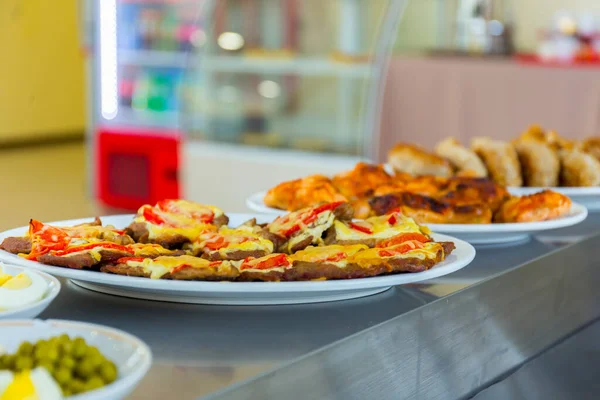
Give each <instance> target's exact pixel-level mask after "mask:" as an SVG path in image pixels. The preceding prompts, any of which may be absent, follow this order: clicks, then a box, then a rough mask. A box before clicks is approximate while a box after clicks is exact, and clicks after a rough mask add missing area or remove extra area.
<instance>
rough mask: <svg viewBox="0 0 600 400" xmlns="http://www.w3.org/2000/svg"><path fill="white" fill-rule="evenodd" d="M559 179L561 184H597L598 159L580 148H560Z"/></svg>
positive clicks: (598, 175)
mask: <svg viewBox="0 0 600 400" xmlns="http://www.w3.org/2000/svg"><path fill="white" fill-rule="evenodd" d="M558 154H559V157H560V163H561V171H560V179H561V184H562V185H563V186H599V185H600V161H598V160H597V159H596V158H594V156H592V155H590V154H587V153H584V152H583V151H580V150H566V149H563V150H560V151H559V152H558Z"/></svg>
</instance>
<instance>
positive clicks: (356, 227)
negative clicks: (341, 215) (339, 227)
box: [348, 222, 373, 234]
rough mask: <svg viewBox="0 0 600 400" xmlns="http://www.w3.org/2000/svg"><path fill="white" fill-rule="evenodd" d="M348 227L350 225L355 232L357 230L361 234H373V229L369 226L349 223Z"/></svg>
mask: <svg viewBox="0 0 600 400" xmlns="http://www.w3.org/2000/svg"><path fill="white" fill-rule="evenodd" d="M348 225H350V227H351V228H352V229H354V230H357V231H359V232H363V233H367V234H372V233H373V230H372V229H371V228H369V227H368V226H365V225H360V224H357V223H354V222H349V223H348Z"/></svg>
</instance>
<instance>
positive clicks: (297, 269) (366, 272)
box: [285, 244, 388, 281]
mask: <svg viewBox="0 0 600 400" xmlns="http://www.w3.org/2000/svg"><path fill="white" fill-rule="evenodd" d="M366 249H368V247H367V246H366V245H364V244H354V245H344V246H343V245H331V246H319V247H314V246H309V247H307V248H306V249H304V250H301V251H299V252H297V253H295V254H293V255H291V256H290V260H291V261H292V263H293V268H291V269H289V270H287V271H286V273H285V280H286V281H309V280H330V279H353V278H366V277H369V276H376V275H380V274H383V273H386V272H388V271H387V269H386V266H385V265H383V264H377V265H364V266H359V265H357V264H353V263H349V262H348V260H349V259H351V258H352V257H354V255H356V254H357V253H358V252H361V251H364V250H366Z"/></svg>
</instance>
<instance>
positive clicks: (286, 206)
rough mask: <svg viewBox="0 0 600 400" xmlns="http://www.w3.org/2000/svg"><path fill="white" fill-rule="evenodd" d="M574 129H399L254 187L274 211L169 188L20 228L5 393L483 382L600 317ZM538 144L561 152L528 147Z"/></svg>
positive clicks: (11, 234) (244, 392)
mask: <svg viewBox="0 0 600 400" xmlns="http://www.w3.org/2000/svg"><path fill="white" fill-rule="evenodd" d="M557 138H559V137H558V136H557V135H555V134H551V133H549V132H545V131H543V130H542V129H541V128H538V127H535V128H533V129H529V130H528V131H527V132H526V133H524V134H523V135H522V136H521V137H520V139H519V141H516V142H515V143H499V142H494V141H491V140H487V141H486V140H483V141H481V140H480V141H478V142H477V144H476V145H474V146H473V148H467V147H464V146H462V145H460V144H459V143H457V142H455V141H447V142H445V145H444V149H445V150H440V149H439V148H438V149H436V150H437V152H438V153H441V152H443V153H445V154H444V155H443V156H442V155H439V154H438V155H436V154H430V153H428V152H427V151H426V150H423V149H421V148H419V147H418V146H413V145H398V146H396V147H395V148H394V149H392V151H391V152H390V160H389V163H388V165H385V166H378V165H369V164H364V163H360V164H358V165H357V166H356V168H354V169H353V170H351V171H347V172H343V173H340V174H338V175H336V176H334V177H332V178H329V177H325V176H318V177H315V176H312V177H307V178H301V179H297V180H294V181H290V182H283V183H281V184H280V185H277V186H276V187H274V188H271V189H270V190H268V191H267V192H266V193H265V192H262V193H260V194H257V196H253V197H252V198H249V199H248V205H249V206H250V208H253V209H255V210H256V211H261V212H262V214H261V213H254V214H230V213H226V212H225V211H223V210H220V209H219V208H217V207H215V206H206V205H202V204H197V203H193V202H189V201H183V200H165V201H161V202H159V203H157V204H156V205H145V206H143V207H141V208H140V210H139V211H138V213H137V214H136V215H121V216H109V217H103V218H101V220H100V219H95V220H94V219H92V218H89V219H85V220H77V221H62V222H58V223H42V222H40V221H36V220H31V221H30V224H29V226H26V227H23V228H17V229H13V230H10V231H7V232H4V233H2V234H0V240H1V242H2V243H1V244H0V248H1V249H2V250H1V252H0V258H1V260H2V261H3V262H4V263H5V264H6V265H3V266H2V268H3V271H2V275H0V302H3V303H2V304H0V306H2V307H3V308H4V309H3V310H1V311H0V319H1V320H0V338H2V339H0V340H3V341H6V343H0V344H1V345H2V346H3V353H4V354H3V355H1V356H0V363H1V364H0V367H1V368H0V370H1V371H0V378H2V379H3V380H2V379H0V393H2V391H5V393H4V395H5V396H6V393H9V391H10V394H11V395H13V396H16V397H14V398H20V397H18V394H19V393H21V394H22V393H25V392H26V391H29V393H30V394H31V393H33V392H35V393H38V394H39V393H41V392H44V393H46V392H48V393H50V392H52V391H53V392H52V393H56V395H55V396H54V397H51V396H47V397H46V398H48V399H55V398H56V399H58V398H62V397H66V398H92V397H91V396H96V397H93V398H111V399H112V398H131V399H149V398H162V397H167V398H178V399H179V398H181V399H187V398H189V399H194V398H199V397H204V396H207V398H214V399H221V398H223V399H252V398H286V399H294V398H298V399H300V398H302V399H305V398H344V399H347V398H356V399H362V398H413V397H420V398H436V397H439V398H462V397H465V396H472V395H475V394H477V393H479V395H478V396H483V397H482V398H485V394H484V393H486V392H485V389H488V388H490V389H491V388H493V385H494V383H496V382H498V381H501V380H502V379H503V378H505V377H506V376H508V375H509V374H510V373H511V372H512V371H514V370H515V369H516V368H518V367H519V366H521V365H523V364H524V363H527V362H529V361H530V360H535V359H536V357H538V356H540V354H542V353H543V352H544V351H545V350H547V349H548V348H550V347H551V346H553V345H554V344H556V343H558V342H559V341H561V340H563V339H564V338H566V337H568V336H569V335H572V334H573V333H575V332H577V331H578V330H580V329H581V328H582V327H584V326H586V325H587V324H589V323H591V322H593V321H594V320H595V319H596V318H597V317H598V316H599V312H598V310H599V309H600V308H599V307H598V304H597V302H598V300H597V299H596V298H597V296H595V288H596V287H597V283H598V279H599V278H600V275H599V274H598V272H596V271H598V268H597V261H596V258H595V257H593V254H594V252H595V251H596V250H595V249H596V248H597V247H598V246H600V213H595V212H591V213H590V214H589V215H588V210H587V208H589V209H591V210H593V209H594V208H595V207H596V209H597V206H598V204H597V203H598V201H599V200H600V193H597V191H598V189H600V187H598V183H596V184H595V185H588V186H585V187H584V186H583V183H581V182H583V180H584V178H585V179H588V180H592V181H593V179H595V178H594V175H593V172H594V168H596V167H599V169H598V170H597V171H596V172H598V171H600V162H599V161H597V160H596V158H595V157H596V155H595V153H593V152H591V151H587V150H585V149H584V148H582V147H581V146H580V145H579V144H571V143H567V142H566V141H560V140H558V139H557ZM540 148H542V149H543V150H545V152H544V153H543V154H545V156H546V157H552V156H553V155H555V157H556V164H554V165H555V168H554V169H552V170H550V171H549V170H543V171H540V170H539V168H538V167H539V165H538V164H537V163H535V162H531V163H530V164H528V165H529V166H528V167H525V165H522V164H525V163H526V162H527V161H526V160H527V159H528V157H529V158H535V157H538V156H539V154H540V153H541V152H540V151H539V149H540ZM457 154H459V155H460V156H457ZM504 158H508V159H512V160H513V162H512V163H502V162H499V160H500V161H502V160H503V159H504ZM577 158H579V159H582V158H583V159H585V160H586V162H585V163H584V164H585V165H586V166H587V168H588V169H589V170H590V171H591V172H592V173H590V171H587V172H586V174H585V176H577V172H578V171H580V170H581V168H579V169H577V168H573V169H570V165H571V164H570V163H571V162H575V161H573V159H577ZM423 160H426V161H425V162H423ZM590 160H593V161H590ZM473 166H474V167H473ZM519 166H520V167H519ZM419 168H425V169H427V173H422V172H419ZM536 168H537V169H536ZM521 174H522V175H521ZM509 176H512V178H511V179H513V183H508V182H507V181H506V180H507V179H508V177H509ZM516 177H518V179H520V181H521V183H520V184H517V183H514V182H516V180H517V178H516ZM535 179H537V180H538V181H539V180H544V179H547V181H546V182H549V183H541V184H536V185H538V186H540V188H539V189H538V188H537V187H532V188H527V190H530V191H529V192H527V193H528V194H521V192H519V191H518V190H515V187H513V186H522V184H523V183H527V182H533V181H534V180H535ZM571 179H578V181H577V182H580V183H579V186H578V187H573V185H572V184H571V185H570V187H561V186H560V184H564V185H569V182H571V181H570V180H571ZM551 183H553V185H552V186H550V185H551ZM591 183H593V182H591ZM509 185H513V186H509ZM536 185H534V184H530V185H529V186H536ZM520 190H523V188H520ZM576 190H578V191H576ZM565 193H575V194H573V195H571V196H569V195H566V194H565ZM581 203H584V204H585V206H584V205H582V204H581ZM586 206H587V208H586ZM446 233H447V234H448V235H446ZM461 238H462V240H461ZM469 243H471V244H469ZM48 273H49V274H48ZM52 275H54V276H57V277H59V279H58V280H57V279H56V278H54V277H52ZM38 278H39V279H38ZM40 279H41V280H40ZM44 282H45V283H44ZM3 285H7V286H6V287H5V288H3ZM44 285H46V286H47V289H48V290H47V291H46V292H45V293H44V292H43V291H42V293H41V294H39V290H38V288H39V287H44ZM59 291H60V293H58V292H59ZM36 293H38V294H36ZM7 299H9V300H11V299H12V300H11V301H13V303H10V301H8V300H7ZM333 300H337V301H333ZM11 304H15V306H13V307H7V305H8V306H10V305H11ZM40 312H41V314H40ZM37 315H39V317H38V318H39V319H37V320H31V319H23V318H32V317H36V316H37ZM16 318H21V319H20V320H18V319H16ZM64 320H68V321H80V322H66V321H64ZM90 323H91V324H93V325H90ZM108 327H114V328H115V329H113V328H108ZM5 338H10V339H5ZM24 340H25V341H27V343H24V342H23V341H24ZM65 359H69V360H70V361H68V362H66V361H64V360H65ZM13 393H14V394H13ZM61 396H62V397H61ZM87 396H89V397H87ZM126 396H128V397H126ZM40 399H41V400H45V398H44V397H43V396H40Z"/></svg>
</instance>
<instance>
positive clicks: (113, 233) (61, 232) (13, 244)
mask: <svg viewBox="0 0 600 400" xmlns="http://www.w3.org/2000/svg"><path fill="white" fill-rule="evenodd" d="M29 227H30V228H29V231H28V233H27V235H25V236H22V237H9V238H6V239H4V240H3V241H2V244H0V249H2V250H5V251H8V252H10V253H13V254H29V253H30V252H31V251H32V237H33V236H36V237H37V240H38V242H39V241H40V239H41V240H42V241H43V242H44V243H46V244H48V243H50V242H52V241H53V240H52V238H53V237H54V238H56V241H60V240H63V239H65V238H66V237H69V238H71V239H72V238H79V239H98V240H102V241H107V242H112V243H116V244H120V245H128V244H131V243H133V239H132V238H131V237H130V236H129V235H127V234H126V233H125V231H123V230H120V229H116V228H115V227H114V226H111V225H107V226H102V221H101V220H100V218H98V217H96V219H94V221H92V222H88V223H83V224H80V225H75V226H69V227H55V226H51V225H47V224H44V223H42V222H40V221H37V220H34V219H32V220H30V221H29ZM68 242H69V241H66V240H65V241H64V243H68Z"/></svg>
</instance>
